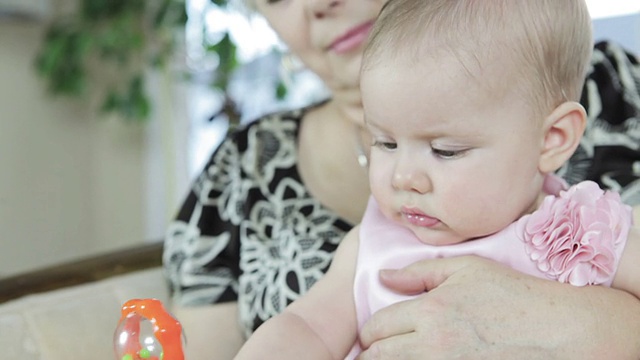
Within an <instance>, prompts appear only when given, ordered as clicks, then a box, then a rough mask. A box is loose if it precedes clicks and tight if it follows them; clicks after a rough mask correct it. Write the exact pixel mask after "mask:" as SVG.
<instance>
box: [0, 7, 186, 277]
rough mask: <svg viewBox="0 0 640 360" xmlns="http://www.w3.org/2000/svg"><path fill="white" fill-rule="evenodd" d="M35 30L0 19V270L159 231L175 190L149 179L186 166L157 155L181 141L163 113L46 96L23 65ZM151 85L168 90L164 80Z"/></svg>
mask: <svg viewBox="0 0 640 360" xmlns="http://www.w3.org/2000/svg"><path fill="white" fill-rule="evenodd" d="M43 30H44V25H43V24H42V23H38V22H34V21H24V20H21V21H13V20H7V19H0V276H6V275H10V274H14V273H18V272H21V271H26V270H29V269H33V268H38V267H42V266H47V265H51V264H55V263H58V262H61V261H66V260H70V259H75V258H78V257H84V256H88V255H92V254H96V253H99V252H105V251H109V250H112V249H115V248H121V247H125V246H130V245H134V244H139V243H142V242H144V241H148V240H149V239H160V237H161V236H162V235H161V234H162V233H163V232H164V227H165V226H166V221H167V220H168V218H169V217H170V216H172V215H173V211H172V210H173V209H175V207H176V203H177V199H178V198H181V197H182V196H183V195H184V190H183V188H184V184H182V183H181V184H180V190H175V188H176V186H178V185H177V184H176V181H174V180H172V179H173V178H169V180H166V181H159V179H163V178H164V177H165V176H168V175H167V174H168V173H169V172H174V173H178V172H183V171H184V172H185V174H186V170H182V169H181V168H180V166H176V165H175V163H185V167H186V161H182V160H179V159H177V158H176V159H174V157H171V158H170V159H168V160H166V159H164V157H165V156H167V154H171V153H172V152H171V150H170V148H168V146H178V147H184V146H183V145H182V144H180V143H179V142H176V140H172V139H171V137H172V136H173V135H174V134H173V133H172V127H174V126H180V125H175V124H172V123H171V122H172V121H173V119H174V117H173V113H172V112H171V111H169V112H168V115H167V114H165V115H164V117H165V122H169V125H167V126H164V127H160V128H158V127H159V126H160V125H159V124H160V122H159V121H156V122H153V121H152V123H153V124H154V125H153V126H151V125H149V124H147V125H144V126H141V125H132V124H126V123H125V122H123V121H121V120H119V119H114V118H111V119H108V118H107V119H98V118H96V115H95V112H94V111H93V110H92V108H91V106H90V105H89V104H88V103H87V102H81V101H78V100H69V99H63V98H58V99H51V98H49V97H48V95H47V94H46V91H45V86H44V83H43V81H42V79H40V78H38V77H37V76H36V74H35V71H34V70H33V67H32V64H33V59H34V56H35V54H36V51H37V49H38V47H39V45H40V40H41V37H42V35H43ZM155 92H156V94H164V97H165V98H168V99H171V97H172V96H171V86H170V85H167V86H164V87H163V86H156V90H155ZM170 103H171V101H170V100H169V101H167V103H166V104H165V105H163V107H162V108H161V109H160V110H161V111H165V110H167V109H169V110H171V107H170V105H169V104H170ZM167 116H168V119H167ZM152 128H154V129H155V130H152ZM158 134H160V135H162V134H164V135H162V136H164V137H162V136H160V137H159V135H158ZM159 139H160V140H159ZM152 159H155V160H152ZM152 162H155V164H156V166H155V167H153V166H150V165H149V164H150V163H152ZM168 164H174V165H170V166H169V165H168ZM167 169H171V170H167ZM185 176H186V175H185ZM151 179H156V181H155V182H154V181H153V180H151ZM182 181H183V182H184V179H183V180H182ZM150 209H154V211H150ZM158 209H160V210H158ZM149 214H152V216H149ZM150 224H151V225H150Z"/></svg>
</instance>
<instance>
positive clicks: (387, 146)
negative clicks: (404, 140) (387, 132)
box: [373, 140, 398, 150]
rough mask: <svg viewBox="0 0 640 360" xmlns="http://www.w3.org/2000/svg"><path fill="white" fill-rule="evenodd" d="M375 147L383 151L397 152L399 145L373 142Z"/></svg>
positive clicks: (388, 142)
mask: <svg viewBox="0 0 640 360" xmlns="http://www.w3.org/2000/svg"><path fill="white" fill-rule="evenodd" d="M373 146H374V147H378V148H381V149H383V150H395V149H396V148H397V147H398V144H396V143H394V142H392V141H377V140H374V141H373Z"/></svg>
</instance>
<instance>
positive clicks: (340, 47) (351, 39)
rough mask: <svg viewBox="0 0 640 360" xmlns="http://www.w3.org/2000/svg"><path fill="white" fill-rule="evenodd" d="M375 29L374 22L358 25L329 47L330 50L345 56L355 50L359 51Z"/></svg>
mask: <svg viewBox="0 0 640 360" xmlns="http://www.w3.org/2000/svg"><path fill="white" fill-rule="evenodd" d="M372 27H373V21H369V22H366V23H364V24H362V25H358V26H356V27H354V28H352V29H351V30H349V31H347V32H346V33H344V34H343V35H341V36H340V37H338V38H337V39H335V40H334V41H333V43H331V45H329V49H330V50H332V51H334V52H336V53H338V54H344V53H347V52H349V51H352V50H354V49H357V48H358V47H360V45H362V43H364V42H365V41H366V40H367V38H368V37H369V32H371V28H372Z"/></svg>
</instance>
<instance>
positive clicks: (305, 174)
mask: <svg viewBox="0 0 640 360" xmlns="http://www.w3.org/2000/svg"><path fill="white" fill-rule="evenodd" d="M356 112H357V108H356V107H350V108H349V109H347V108H346V107H344V106H343V104H340V103H338V102H336V101H334V100H331V101H329V102H327V103H326V104H324V105H322V106H320V107H318V108H316V109H313V110H312V111H310V112H309V113H308V114H307V115H306V116H305V118H304V119H303V122H302V125H301V128H300V139H299V144H298V149H299V159H300V161H299V164H298V170H299V172H300V175H301V176H302V178H303V181H304V182H305V184H306V185H307V187H308V189H309V191H310V192H311V194H313V196H314V197H316V198H317V199H318V200H319V201H320V202H321V203H323V205H325V206H327V207H328V208H330V209H332V210H333V211H335V212H336V213H337V214H338V215H340V216H341V217H343V218H345V219H347V220H349V221H351V222H352V223H354V224H355V223H357V222H359V221H360V218H361V217H362V214H363V213H364V209H365V207H366V202H367V199H368V197H369V186H368V185H369V181H368V175H367V169H366V168H362V167H361V166H359V165H358V141H361V140H360V139H362V126H361V124H362V120H360V119H359V118H355V117H354V114H356ZM363 145H364V144H363ZM364 147H365V148H366V145H364ZM367 149H368V148H367Z"/></svg>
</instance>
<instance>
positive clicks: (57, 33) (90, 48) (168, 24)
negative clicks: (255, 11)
mask: <svg viewBox="0 0 640 360" xmlns="http://www.w3.org/2000/svg"><path fill="white" fill-rule="evenodd" d="M186 20H187V17H186V10H185V3H184V0H78V1H77V6H76V8H75V11H74V12H73V13H71V14H68V15H66V16H63V17H58V18H55V19H53V21H52V22H51V24H50V25H49V27H48V30H47V32H46V35H45V37H44V39H43V43H42V47H41V48H40V51H39V52H38V54H37V57H36V61H35V65H36V69H37V72H38V73H39V74H40V75H41V76H43V77H44V78H45V80H46V82H47V85H48V88H49V90H50V91H51V92H52V93H53V94H55V95H69V96H76V97H78V96H82V95H83V94H85V92H86V91H87V90H88V89H89V87H90V85H91V84H92V81H94V77H95V76H102V79H100V83H101V84H104V85H105V89H103V90H104V91H103V93H102V96H103V101H102V105H101V107H100V109H101V111H103V112H105V113H117V114H120V115H122V116H123V117H124V118H125V119H128V120H145V119H147V118H148V116H149V114H150V110H151V109H150V101H149V98H148V95H147V94H146V93H145V90H144V80H145V75H144V74H145V70H146V69H148V68H149V67H158V66H163V65H165V64H166V63H167V62H168V61H169V60H171V56H172V54H173V51H174V49H175V45H176V38H175V36H176V31H175V30H176V29H182V28H184V25H185V23H186ZM178 34H180V32H178ZM112 75H113V76H112Z"/></svg>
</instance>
